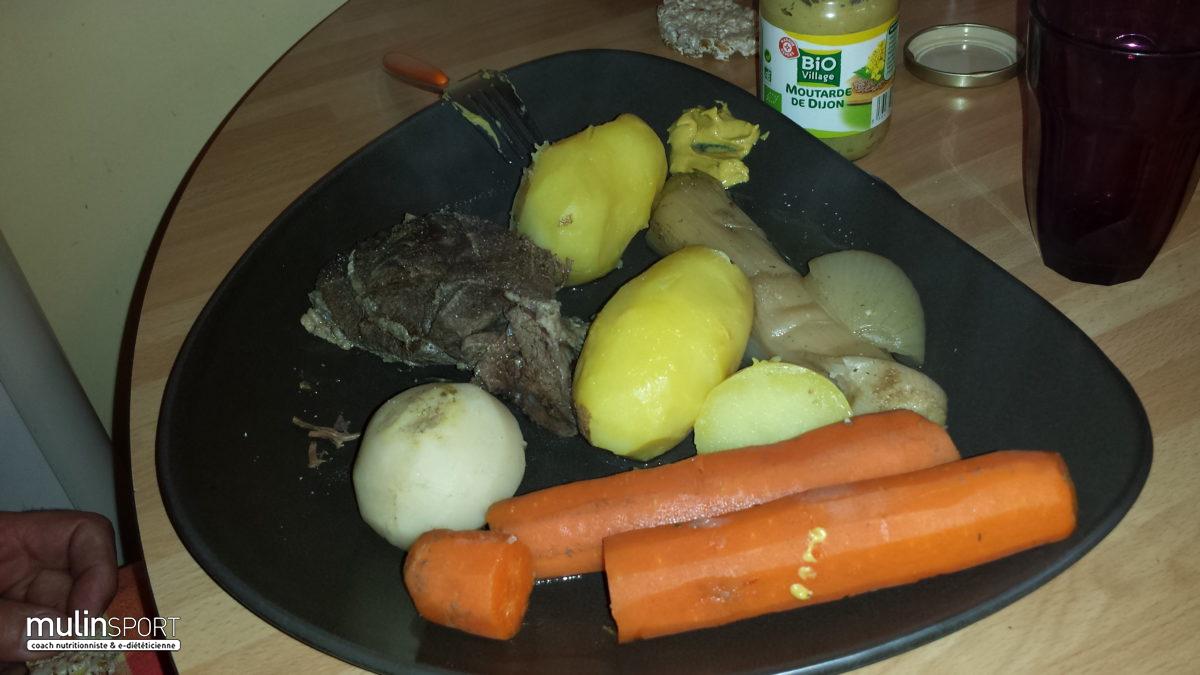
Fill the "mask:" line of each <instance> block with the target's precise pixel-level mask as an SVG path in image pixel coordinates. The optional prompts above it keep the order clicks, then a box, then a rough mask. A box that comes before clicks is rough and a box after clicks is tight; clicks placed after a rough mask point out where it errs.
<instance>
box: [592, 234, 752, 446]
mask: <svg viewBox="0 0 1200 675" xmlns="http://www.w3.org/2000/svg"><path fill="white" fill-rule="evenodd" d="M753 318H754V296H753V294H752V292H751V290H750V282H749V281H747V280H746V275H745V274H743V273H742V271H741V270H739V269H738V267H737V266H736V265H734V264H733V263H732V262H730V260H729V257H728V256H726V255H725V254H724V253H721V252H720V251H716V250H714V249H711V248H705V247H701V246H691V247H688V248H684V249H681V250H679V251H676V252H675V253H672V254H671V255H669V256H667V257H665V258H663V259H662V260H660V261H658V262H657V263H655V264H654V266H652V267H651V268H650V269H648V270H646V271H645V272H643V273H642V274H640V275H638V276H637V277H635V278H633V279H632V280H630V281H629V282H628V283H627V284H625V285H624V286H622V287H621V288H620V289H619V290H618V291H617V292H616V294H615V295H613V297H612V299H610V300H609V301H608V303H606V304H605V305H604V308H603V309H601V310H600V313H599V314H598V315H596V320H595V321H593V322H592V326H591V328H590V329H589V331H588V334H587V338H586V340H585V341H584V343H583V351H582V353H580V355H579V362H578V364H576V366H575V383H574V391H573V397H574V401H575V409H576V412H577V413H578V414H579V427H580V431H581V432H583V435H584V437H585V438H587V439H588V441H590V442H591V444H592V445H595V446H596V447H599V448H604V449H605V450H609V451H611V452H613V453H616V454H618V455H623V456H626V457H632V458H634V459H640V460H647V459H652V458H654V457H657V456H658V455H661V454H662V453H664V452H666V451H667V450H669V449H671V448H672V447H674V446H675V445H676V444H677V443H679V441H681V440H683V438H684V437H685V436H687V434H688V432H689V431H690V430H691V428H692V425H693V424H694V423H695V421H696V415H697V414H699V412H700V406H701V405H702V404H703V403H704V399H705V397H706V396H708V392H709V391H710V390H712V388H713V387H715V386H717V384H719V383H720V382H721V381H722V380H724V379H725V378H726V377H728V376H729V374H730V373H732V372H733V371H734V370H735V369H736V368H737V366H738V363H739V362H740V361H741V359H742V353H743V352H744V351H745V349H746V340H747V339H748V338H749V336H750V323H751V321H752V320H753Z"/></svg>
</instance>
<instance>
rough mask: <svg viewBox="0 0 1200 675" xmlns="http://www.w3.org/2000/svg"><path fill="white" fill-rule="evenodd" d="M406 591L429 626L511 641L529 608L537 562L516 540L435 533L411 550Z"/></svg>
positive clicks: (482, 533) (471, 533)
mask: <svg viewBox="0 0 1200 675" xmlns="http://www.w3.org/2000/svg"><path fill="white" fill-rule="evenodd" d="M404 585H405V586H407V587H408V592H409V595H411V596H412V600H413V604H414V605H416V607H417V612H419V613H420V614H421V616H422V617H424V618H425V619H426V620H428V621H432V622H434V623H438V624H441V625H443V626H449V627H451V628H457V629H459V630H462V631H466V632H468V633H473V634H475V635H482V636H483V637H489V638H495V639H497V640H507V639H509V638H511V637H512V636H514V635H516V634H517V631H518V630H520V628H521V620H522V619H523V618H524V617H525V609H526V608H527V607H528V606H529V594H530V592H531V591H532V590H533V556H532V555H530V553H529V548H528V547H526V546H525V545H524V544H522V543H521V542H519V541H517V538H516V537H514V536H512V535H507V534H500V533H497V532H485V531H482V530H470V531H465V532H457V531H453V530H431V531H429V532H426V533H425V534H422V535H421V536H420V537H418V538H417V540H416V541H415V542H413V545H412V547H411V548H409V549H408V558H407V559H406V560H405V561H404Z"/></svg>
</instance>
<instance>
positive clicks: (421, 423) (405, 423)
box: [353, 383, 525, 548]
mask: <svg viewBox="0 0 1200 675" xmlns="http://www.w3.org/2000/svg"><path fill="white" fill-rule="evenodd" d="M524 475H525V440H524V439H523V438H522V437H521V428H520V427H519V426H518V425H517V420H516V418H515V417H513V414H512V413H511V412H509V410H508V408H506V407H505V406H504V404H503V403H501V402H500V401H499V400H497V399H496V398H495V397H494V396H492V395H491V394H489V393H487V392H486V391H484V390H483V389H481V388H479V387H477V386H475V385H473V384H457V383H442V384H426V385H421V386H418V387H413V388H412V389H408V390H406V391H404V392H401V393H400V394H399V395H397V396H395V397H393V398H392V399H390V400H389V401H388V402H387V403H384V404H383V405H382V406H381V407H380V408H379V410H377V411H376V412H375V414H374V415H372V416H371V420H370V422H368V423H367V430H366V432H365V433H364V434H363V439H362V446H361V448H360V449H359V451H358V457H357V458H356V459H355V461H354V473H353V481H354V496H355V497H356V498H357V499H358V510H359V513H360V514H361V515H362V517H363V520H365V521H367V524H368V525H370V526H371V529H373V530H375V531H376V532H378V533H379V535H380V536H382V537H383V538H385V539H387V540H388V541H389V542H391V543H392V545H394V546H399V547H400V548H408V546H409V545H410V544H412V542H413V541H414V540H416V538H417V537H418V536H420V535H421V534H422V533H424V532H427V531H429V530H433V529H437V528H446V529H452V530H470V529H474V528H477V527H480V526H482V525H483V522H484V514H485V513H486V512H487V509H488V507H489V506H491V505H492V504H493V503H495V502H498V501H500V500H501V499H507V498H508V497H511V496H513V494H514V493H516V491H517V486H518V485H520V483H521V478H522V476H524Z"/></svg>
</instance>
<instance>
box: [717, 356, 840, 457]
mask: <svg viewBox="0 0 1200 675" xmlns="http://www.w3.org/2000/svg"><path fill="white" fill-rule="evenodd" d="M850 414H851V413H850V403H849V402H847V401H846V397H845V396H844V395H843V394H842V392H841V390H839V389H838V388H837V386H836V385H835V384H834V383H833V382H831V381H830V380H829V378H827V377H825V376H824V375H822V374H820V373H818V372H816V371H814V370H809V369H808V368H805V367H803V366H798V365H796V364H794V363H785V362H783V361H758V362H756V363H755V364H754V365H752V366H749V367H747V368H743V369H741V370H739V371H738V372H736V373H734V374H733V375H731V376H730V377H729V379H727V380H725V381H724V382H722V383H721V384H718V385H717V386H716V387H714V388H713V390H712V391H710V392H709V393H708V398H706V399H705V400H704V406H703V407H702V408H701V409H700V416H699V417H698V418H697V419H696V451H697V452H700V453H708V452H719V451H721V450H730V449H732V448H744V447H747V446H750V445H766V444H768V443H775V442H777V441H782V440H786V439H789V438H793V437H795V436H799V435H800V434H802V433H804V432H806V431H810V430H812V429H816V428H817V427H823V426H825V425H827V424H833V423H834V422H840V421H842V420H844V419H847V418H849V417H850Z"/></svg>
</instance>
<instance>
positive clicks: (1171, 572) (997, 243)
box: [130, 0, 1200, 673]
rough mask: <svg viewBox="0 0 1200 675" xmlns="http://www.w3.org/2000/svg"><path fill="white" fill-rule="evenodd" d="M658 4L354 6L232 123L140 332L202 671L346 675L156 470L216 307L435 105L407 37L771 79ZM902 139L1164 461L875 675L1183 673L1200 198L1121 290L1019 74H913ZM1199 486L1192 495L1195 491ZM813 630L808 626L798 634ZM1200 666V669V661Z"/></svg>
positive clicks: (421, 48) (137, 443)
mask: <svg viewBox="0 0 1200 675" xmlns="http://www.w3.org/2000/svg"><path fill="white" fill-rule="evenodd" d="M655 4H656V3H655V2H654V1H653V0H557V1H555V2H549V1H545V0H542V1H538V0H522V1H519V2H503V3H494V2H488V1H485V0H473V1H471V0H462V1H454V2H427V1H426V2H416V1H398V0H350V1H349V2H348V3H347V4H346V5H345V6H344V7H342V8H341V9H340V10H338V11H337V12H336V13H334V14H333V15H332V16H331V17H330V18H329V19H328V20H327V21H325V22H324V23H322V24H321V25H319V26H318V27H317V28H316V29H314V30H313V31H312V32H311V33H309V34H308V35H307V36H305V37H304V38H303V39H302V40H301V41H300V42H299V43H298V44H297V45H296V46H295V47H294V48H293V49H292V50H291V51H290V52H289V53H288V54H286V55H285V56H284V57H283V58H282V59H281V60H280V62H279V63H278V64H277V65H276V66H275V67H274V68H273V69H272V70H271V71H270V72H268V73H267V74H266V75H265V76H264V77H263V78H262V80H261V81H260V82H259V83H258V84H257V86H256V87H255V88H254V89H253V90H252V91H251V92H250V93H249V95H248V96H247V97H246V98H245V99H244V100H243V101H242V102H241V104H240V105H239V106H238V107H237V109H236V110H235V111H234V112H233V113H232V115H231V116H230V117H229V119H228V121H227V123H226V124H225V125H224V126H223V127H222V128H221V129H220V130H219V131H218V132H217V133H216V135H215V137H214V138H213V140H212V143H211V144H210V146H209V147H208V148H207V150H206V151H205V153H204V154H203V156H202V157H201V158H200V159H199V161H198V163H197V165H196V167H195V171H194V174H193V175H192V176H191V178H190V180H189V182H188V184H187V186H186V189H185V190H184V192H183V194H182V197H181V199H180V200H179V202H178V205H177V207H176V209H175V211H174V214H173V215H172V216H171V217H170V219H169V221H168V222H167V224H166V225H165V231H164V232H163V236H162V242H161V247H160V249H159V250H158V252H157V255H156V257H155V259H154V260H153V267H152V269H151V273H150V278H149V282H148V286H147V292H146V296H145V302H144V305H143V308H142V311H141V315H140V322H139V325H138V332H137V342H136V350H135V354H134V363H133V373H132V385H131V387H132V392H131V396H132V400H131V407H130V417H131V419H130V431H131V444H132V447H131V451H132V461H133V471H134V484H135V488H136V503H137V513H138V523H139V526H140V529H141V536H142V541H143V545H144V548H145V555H146V563H147V565H148V568H149V572H150V578H151V581H152V584H153V589H154V595H155V598H156V600H157V603H158V609H159V611H160V613H161V614H162V615H164V616H178V617H181V619H180V624H179V628H180V633H179V635H178V637H179V638H180V639H181V640H182V642H183V649H182V650H181V651H180V652H179V653H178V654H176V657H175V658H176V662H177V664H178V665H179V667H180V669H181V670H182V671H184V672H191V671H200V672H204V671H211V672H255V671H259V670H262V671H277V672H309V673H318V672H319V673H324V672H343V671H349V670H353V668H352V667H350V666H348V665H347V664H344V663H342V662H340V661H338V660H336V659H334V658H331V657H329V656H326V655H324V654H322V653H320V652H318V651H316V650H313V649H311V648H309V647H307V646H305V645H303V644H301V643H300V642H298V641H296V640H293V639H292V638H290V637H288V636H287V635H285V634H283V633H281V632H279V631H277V630H276V629H274V628H272V627H270V626H269V625H267V624H266V623H264V622H263V621H261V620H260V619H258V618H257V617H255V616H254V615H253V614H251V613H250V612H249V611H247V610H246V609H244V608H242V607H241V606H240V605H239V604H238V603H237V602H236V601H234V600H233V599H232V598H231V597H230V596H229V595H227V594H226V593H224V592H223V591H221V590H220V589H219V588H218V587H217V586H216V584H215V583H214V582H213V581H212V580H211V579H210V578H209V577H208V576H207V575H206V574H205V573H204V572H203V571H201V569H200V568H199V567H198V566H197V564H196V562H195V561H194V560H193V559H192V558H191V556H190V555H188V553H187V552H186V551H185V549H184V547H183V545H182V544H181V543H180V541H179V538H178V537H177V536H176V534H175V531H174V530H173V528H172V527H171V524H170V522H169V521H168V519H167V515H166V513H165V512H164V509H163V503H162V500H161V498H160V495H159V490H158V484H157V482H156V478H155V471H154V436H155V426H156V422H157V418H158V412H159V404H160V401H161V399H162V394H163V388H164V385H165V382H166V378H167V375H168V373H169V371H170V368H171V365H172V362H173V361H174V359H175V356H176V354H177V353H178V350H179V347H180V344H181V343H182V341H183V339H184V336H185V335H186V333H187V331H188V329H189V327H190V326H191V324H192V322H193V320H194V319H195V318H196V316H197V314H198V313H199V312H200V310H201V308H202V307H203V306H204V303H205V302H206V301H207V300H208V297H209V295H210V294H211V292H212V291H213V289H214V288H215V287H216V286H217V284H218V282H220V280H221V279H222V277H223V276H224V275H225V274H226V272H227V271H228V270H229V268H230V267H231V266H232V265H233V263H234V262H235V261H236V260H237V259H238V257H239V256H240V255H241V254H242V252H243V251H244V250H245V249H246V247H247V246H248V245H249V244H250V243H251V242H252V241H253V240H254V238H255V237H257V236H258V234H259V233H260V232H261V231H262V230H263V228H264V227H266V226H267V224H269V223H270V222H271V221H272V220H273V219H274V218H275V216H276V215H278V214H279V212H280V211H281V210H282V209H283V208H284V207H285V206H287V205H288V204H289V203H290V202H291V201H292V200H293V199H294V198H295V197H296V196H298V195H299V194H300V193H301V192H303V191H304V190H305V189H306V188H307V187H308V186H309V185H311V184H312V183H313V182H314V181H315V180H317V179H318V178H319V177H320V176H322V175H323V174H325V173H326V172H327V171H328V170H329V169H331V168H333V166H334V165H335V164H337V163H338V162H340V161H341V160H342V159H343V158H345V157H346V156H347V155H349V154H350V153H352V152H354V151H355V150H357V149H358V148H359V147H361V146H362V145H363V144H365V143H366V142H367V141H369V140H371V139H372V138H374V137H375V136H376V135H378V134H380V133H382V132H383V131H385V130H386V129H388V128H389V127H391V126H392V125H393V124H395V123H396V122H398V121H400V120H402V119H404V118H405V117H407V116H408V115H410V114H411V113H413V112H415V111H417V110H418V109H420V108H422V107H424V106H427V105H429V104H430V103H431V102H432V101H433V100H434V99H433V96H432V95H430V94H428V93H425V92H422V91H418V90H416V89H412V88H410V87H406V86H404V85H401V84H399V83H398V82H397V81H395V80H394V79H392V78H391V77H389V76H388V75H387V74H386V73H384V72H383V71H382V70H381V68H380V66H379V63H380V57H381V55H382V54H383V53H384V52H386V51H388V50H390V49H394V48H402V49H404V50H406V51H408V52H410V53H412V54H416V55H420V56H421V57H423V58H425V59H426V60H428V61H430V62H432V63H436V64H439V65H440V66H442V67H443V68H444V69H445V70H446V72H447V73H448V74H449V75H450V76H451V77H452V78H456V77H461V76H464V75H467V74H469V73H471V72H474V71H475V70H477V69H479V68H481V67H498V68H506V67H510V66H513V65H516V64H519V63H522V62H524V61H527V60H529V59H532V58H536V57H539V56H543V55H546V54H552V53H556V52H560V51H567V50H572V49H580V48H589V47H607V48H619V49H630V50H637V51H644V52H649V53H653V54H658V55H662V56H666V57H671V58H677V59H679V60H682V61H687V62H689V63H692V64H693V65H697V66H699V67H702V68H705V69H707V70H709V71H710V72H712V73H714V74H716V75H718V76H720V77H722V78H725V79H727V80H729V81H732V82H734V83H736V84H738V85H740V86H742V87H745V88H746V89H750V90H752V89H753V86H754V81H755V73H754V70H755V65H754V62H753V61H752V60H748V59H743V58H736V57H735V59H734V60H732V61H730V62H728V63H722V62H719V61H715V60H712V59H705V60H688V59H686V58H684V57H682V56H678V55H675V54H673V53H672V52H671V51H670V50H668V49H667V48H666V47H665V46H663V44H662V43H661V41H660V40H659V37H658V33H657V24H656V19H655ZM1015 20H1016V9H1015V7H1014V5H1013V2H1012V0H1008V1H1005V0H959V1H956V2H942V1H940V0H922V1H918V0H905V2H903V3H902V14H901V27H902V33H904V34H911V33H912V32H913V31H915V30H917V29H920V28H922V27H924V26H928V25H932V24H935V23H945V22H947V21H973V22H980V23H990V24H995V25H998V26H1002V27H1005V28H1008V29H1010V30H1011V29H1012V28H1013V26H1014V23H1015ZM895 91H896V93H895V99H894V100H895V112H894V118H893V120H894V121H893V125H892V129H891V133H890V135H889V137H888V138H887V140H886V142H884V143H883V145H882V146H881V147H880V148H879V149H878V150H876V151H875V153H874V154H872V155H870V156H869V157H867V158H865V159H864V160H861V161H860V166H861V167H862V168H863V169H865V170H867V171H869V172H871V173H874V174H876V175H877V176H880V177H882V178H883V179H884V180H885V181H887V182H888V183H890V184H891V185H892V186H893V187H895V188H896V190H898V191H899V192H900V194H901V195H903V196H904V198H905V199H907V200H908V201H910V202H912V203H913V204H915V205H916V206H917V207H918V208H920V209H922V210H923V211H925V212H926V213H927V214H929V215H930V216H932V217H933V218H934V219H936V220H937V221H938V222H940V223H942V224H944V225H945V226H946V227H947V228H949V229H950V230H951V231H952V232H954V233H955V234H956V235H958V236H959V237H961V238H962V239H964V240H966V241H967V242H968V243H969V244H970V245H971V246H973V247H975V248H976V249H978V250H979V251H981V252H982V253H984V254H985V255H987V256H988V257H990V258H991V259H992V260H995V261H996V262H997V263H999V264H1000V265H1001V266H1003V267H1004V268H1005V269H1007V270H1008V271H1010V272H1011V273H1012V274H1013V275H1015V276H1016V277H1017V278H1019V279H1020V280H1021V281H1023V282H1024V283H1026V284H1027V285H1029V286H1030V287H1031V288H1033V290H1034V291H1036V292H1037V293H1039V294H1041V295H1042V296H1044V297H1045V298H1046V299H1048V300H1049V301H1050V302H1052V303H1053V304H1054V305H1055V306H1056V307H1058V308H1059V309H1060V310H1062V311H1063V312H1064V313H1065V314H1066V315H1067V316H1068V317H1070V318H1071V319H1072V320H1073V321H1075V322H1076V323H1077V324H1078V325H1079V326H1081V327H1082V328H1083V329H1084V330H1085V331H1086V332H1087V333H1088V334H1089V335H1091V336H1092V338H1093V339H1095V341H1096V342H1097V343H1098V344H1099V345H1100V347H1101V348H1102V349H1103V350H1104V351H1105V353H1107V354H1108V356H1109V357H1110V358H1111V359H1112V360H1113V361H1114V362H1115V363H1116V364H1117V366H1118V367H1120V369H1121V370H1122V371H1123V372H1124V373H1125V375H1126V376H1127V377H1128V378H1129V379H1130V381H1132V383H1133V386H1134V387H1135V389H1136V390H1137V392H1138V395H1139V396H1140V397H1141V399H1142V401H1143V403H1144V405H1145V407H1146V410H1147V411H1148V413H1149V417H1150V422H1151V426H1152V429H1153V433H1154V444H1155V460H1154V466H1153V469H1152V471H1151V474H1150V478H1149V481H1148V483H1147V485H1146V487H1145V489H1144V491H1143V493H1142V495H1141V497H1140V498H1139V500H1138V501H1137V503H1136V504H1135V506H1134V507H1133V510H1132V511H1131V512H1130V513H1129V515H1128V516H1127V517H1126V518H1125V519H1124V521H1123V522H1122V523H1121V524H1120V525H1119V526H1118V527H1117V528H1116V530H1115V531H1114V532H1113V533H1112V534H1111V535H1109V536H1108V537H1107V538H1106V539H1105V540H1104V541H1103V542H1101V543H1100V545H1099V546H1098V547H1096V548H1095V549H1094V550H1093V551H1092V552H1091V553H1089V554H1088V555H1087V556H1086V557H1085V558H1084V559H1083V560H1082V561H1080V562H1079V563H1078V564H1076V565H1074V566H1073V567H1071V568H1070V569H1069V570H1067V571H1066V572H1065V573H1063V574H1062V575H1060V576H1059V577H1057V578H1055V579H1054V580H1053V581H1051V582H1050V583H1049V584H1047V585H1046V586H1044V587H1043V588H1042V589H1040V590H1038V591H1037V592H1035V593H1033V594H1032V595H1030V596H1028V597H1026V598H1024V599H1022V600H1020V601H1018V602H1016V603H1015V604H1013V605H1011V606H1009V607H1008V608H1006V609H1004V610H1002V611H1000V612H998V613H996V614H994V615H992V616H990V617H988V618H986V619H984V620H982V621H980V622H978V623H976V624H973V625H971V626H969V627H967V628H965V629H963V630H960V631H958V632H956V633H954V634H952V635H950V636H948V637H945V638H942V639H940V640H937V641H935V642H933V643H931V644H928V645H926V646H923V647H921V648H919V649H916V650H914V651H911V652H908V653H905V654H902V655H900V656H897V657H894V658H892V659H889V660H886V661H884V662H881V663H878V664H874V665H872V666H869V667H867V668H866V669H864V672H892V671H894V670H895V671H905V672H907V671H917V672H947V673H957V672H968V671H969V672H1004V673H1008V672H1067V671H1070V672H1077V671H1092V672H1150V671H1164V672H1182V671H1185V670H1192V669H1194V668H1196V667H1197V666H1196V663H1195V660H1196V657H1198V656H1200V640H1197V637H1196V636H1197V635H1198V634H1200V599H1198V596H1197V593H1196V592H1195V591H1196V590H1197V581H1198V580H1200V536H1197V535H1200V524H1198V523H1200V517H1198V516H1197V513H1196V509H1195V507H1194V503H1195V500H1196V496H1197V492H1198V491H1197V488H1196V487H1195V485H1196V479H1197V477H1200V402H1198V400H1200V387H1198V386H1197V379H1198V378H1200V340H1197V338H1196V335H1197V334H1200V273H1198V270H1200V236H1197V235H1198V234H1200V204H1197V203H1196V202H1197V201H1200V200H1193V202H1192V204H1191V205H1190V207H1189V208H1188V210H1187V211H1186V212H1185V213H1184V216H1183V217H1182V220H1181V222H1180V223H1179V225H1178V226H1177V227H1176V228H1175V231H1174V233H1173V235H1172V237H1171V239H1170V241H1169V242H1168V243H1167V246H1166V248H1165V249H1164V250H1163V252H1162V254H1161V255H1160V256H1159V258H1158V260H1157V262H1156V263H1155V264H1154V266H1153V267H1152V268H1151V270H1150V272H1149V273H1148V274H1147V275H1146V276H1145V277H1144V278H1143V279H1141V280H1138V281H1135V282H1131V283H1127V284H1123V285H1121V286H1118V287H1112V288H1105V287H1098V286H1088V285H1084V284H1078V283H1074V282H1071V281H1068V280H1066V279H1064V278H1062V277H1060V276H1058V275H1056V274H1055V273H1054V272H1052V271H1050V270H1048V269H1047V268H1045V267H1043V266H1042V264H1041V262H1040V259H1039V258H1038V254H1037V250H1036V248H1035V243H1034V241H1033V238H1032V237H1031V235H1030V229H1029V223H1028V220H1027V218H1026V214H1025V205H1024V198H1023V193H1022V187H1021V178H1020V177H1021V168H1020V154H1021V143H1020V141H1021V121H1020V120H1021V113H1020V99H1019V90H1018V84H1017V82H1016V81H1009V82H1007V83H1005V84H1002V85H999V86H995V87H991V88H985V89H978V90H956V89H947V88H941V87H936V86H933V85H929V84H926V83H924V82H921V81H918V80H916V79H915V78H913V77H912V76H911V75H910V74H909V73H908V72H907V71H906V70H904V69H902V68H901V69H899V80H898V83H897V86H896V90H895ZM1189 486H1191V487H1189ZM797 639H803V638H802V636H797ZM1193 672H1194V670H1193Z"/></svg>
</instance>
